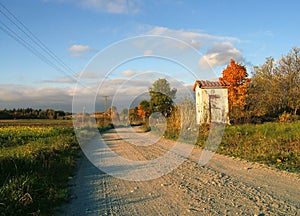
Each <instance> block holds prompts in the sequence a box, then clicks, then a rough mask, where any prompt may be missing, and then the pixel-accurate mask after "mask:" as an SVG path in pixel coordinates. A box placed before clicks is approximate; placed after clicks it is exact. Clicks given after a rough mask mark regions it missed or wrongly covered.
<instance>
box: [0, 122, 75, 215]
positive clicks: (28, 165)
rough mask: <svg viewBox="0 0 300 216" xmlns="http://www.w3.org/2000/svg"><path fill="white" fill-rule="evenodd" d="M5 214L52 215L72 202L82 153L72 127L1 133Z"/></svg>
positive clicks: (0, 202) (0, 190)
mask: <svg viewBox="0 0 300 216" xmlns="http://www.w3.org/2000/svg"><path fill="white" fill-rule="evenodd" d="M0 140H1V145H0V213H1V215H49V214H51V212H52V210H53V209H54V208H55V207H56V206H57V205H59V204H60V203H61V202H64V201H66V200H67V199H68V177H69V176H70V175H71V174H72V172H73V171H74V168H75V163H74V160H75V158H76V156H77V152H78V144H77V142H76V139H75V136H74V132H73V129H72V128H71V127H55V128H54V127H36V126H35V127H29V126H15V127H6V128H5V127H4V128H1V130H0Z"/></svg>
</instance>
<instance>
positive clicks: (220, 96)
mask: <svg viewBox="0 0 300 216" xmlns="http://www.w3.org/2000/svg"><path fill="white" fill-rule="evenodd" d="M195 93H196V119H197V123H198V124H201V123H210V122H220V123H227V124H229V117H228V93H227V89H226V88H222V89H221V88H220V89H201V88H199V86H197V87H196V89H195Z"/></svg>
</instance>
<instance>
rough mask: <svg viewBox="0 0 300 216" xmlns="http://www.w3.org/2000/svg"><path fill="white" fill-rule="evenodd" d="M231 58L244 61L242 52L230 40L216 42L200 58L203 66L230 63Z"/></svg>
mask: <svg viewBox="0 0 300 216" xmlns="http://www.w3.org/2000/svg"><path fill="white" fill-rule="evenodd" d="M230 59H234V60H236V61H242V60H243V56H242V53H241V52H240V51H239V50H238V49H237V48H235V47H234V46H233V44H232V43H230V42H223V43H216V44H214V45H213V46H212V47H211V48H210V49H208V50H207V52H206V53H205V54H204V55H203V56H202V58H201V59H200V60H199V64H200V66H201V67H202V68H208V67H215V66H221V65H225V64H228V63H229V62H230Z"/></svg>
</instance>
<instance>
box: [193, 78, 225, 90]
mask: <svg viewBox="0 0 300 216" xmlns="http://www.w3.org/2000/svg"><path fill="white" fill-rule="evenodd" d="M197 85H198V86H199V88H202V89H207V88H217V89H219V88H227V87H228V86H230V84H229V83H228V82H226V81H220V80H219V81H207V80H196V82H195V84H194V86H193V91H195V89H196V87H197Z"/></svg>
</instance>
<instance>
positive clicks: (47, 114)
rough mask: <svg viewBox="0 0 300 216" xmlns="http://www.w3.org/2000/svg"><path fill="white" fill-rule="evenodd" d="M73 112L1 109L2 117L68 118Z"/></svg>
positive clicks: (0, 116) (0, 114) (0, 115)
mask: <svg viewBox="0 0 300 216" xmlns="http://www.w3.org/2000/svg"><path fill="white" fill-rule="evenodd" d="M70 115H71V113H69V112H65V111H62V110H53V109H46V110H42V109H32V108H19V109H4V110H0V119H67V118H68V117H69V116H70Z"/></svg>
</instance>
